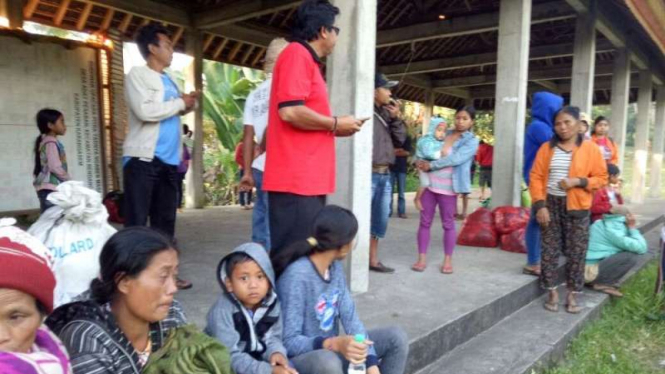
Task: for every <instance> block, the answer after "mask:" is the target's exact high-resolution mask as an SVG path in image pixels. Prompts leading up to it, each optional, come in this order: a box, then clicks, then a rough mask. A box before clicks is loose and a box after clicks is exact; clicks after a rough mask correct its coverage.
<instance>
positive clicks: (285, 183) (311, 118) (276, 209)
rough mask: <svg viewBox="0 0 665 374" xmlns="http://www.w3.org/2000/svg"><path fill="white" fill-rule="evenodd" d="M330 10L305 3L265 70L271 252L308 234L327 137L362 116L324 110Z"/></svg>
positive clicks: (334, 31) (342, 132)
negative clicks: (268, 80) (269, 75)
mask: <svg viewBox="0 0 665 374" xmlns="http://www.w3.org/2000/svg"><path fill="white" fill-rule="evenodd" d="M338 14H339V8H337V7H335V6H334V5H332V4H331V3H330V2H329V1H326V0H305V1H304V2H303V3H302V4H301V5H300V6H299V8H298V10H297V11H296V12H295V19H294V23H293V25H294V26H293V29H292V30H291V33H292V35H291V39H290V40H292V42H291V43H290V44H289V45H288V46H287V47H286V48H285V49H284V51H282V53H281V54H280V55H279V58H278V59H277V63H276V65H275V68H274V70H273V81H272V82H273V83H272V84H273V86H272V90H271V93H270V106H269V110H268V130H267V142H266V143H267V144H266V165H265V171H264V177H263V189H264V190H265V191H267V192H268V206H269V207H270V208H269V210H268V216H269V226H270V245H271V250H272V251H273V253H272V255H273V256H274V255H277V254H278V253H279V251H280V250H281V249H282V248H284V247H285V246H287V245H289V244H291V243H293V242H295V241H298V240H304V239H307V238H308V237H310V236H311V226H312V222H313V221H314V217H315V216H316V215H317V214H318V213H319V211H320V210H321V209H322V208H323V207H324V205H325V203H326V195H328V194H331V193H333V192H335V137H336V136H351V135H353V134H355V133H356V132H358V131H360V128H361V126H362V124H363V123H364V121H366V120H367V119H357V118H355V117H354V116H350V115H347V116H340V117H337V116H333V115H332V111H331V109H330V101H329V99H328V90H327V87H326V82H325V80H324V78H323V75H322V73H321V66H322V61H321V59H322V58H323V57H325V56H328V55H330V54H331V53H332V51H333V49H334V48H335V44H336V42H337V36H338V34H339V33H340V29H339V28H338V27H336V26H335V25H334V23H335V17H336V16H337V15H338Z"/></svg>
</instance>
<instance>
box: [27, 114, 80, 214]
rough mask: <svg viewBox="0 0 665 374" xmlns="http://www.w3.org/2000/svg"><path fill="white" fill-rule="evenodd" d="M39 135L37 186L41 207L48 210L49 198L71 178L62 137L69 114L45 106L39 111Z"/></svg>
mask: <svg viewBox="0 0 665 374" xmlns="http://www.w3.org/2000/svg"><path fill="white" fill-rule="evenodd" d="M37 128H38V129H39V136H37V139H36V140H35V150H34V153H35V168H34V170H33V172H32V175H33V176H34V178H35V179H34V182H33V185H34V186H35V190H36V191H37V197H38V198H39V209H40V212H41V213H44V211H46V209H48V208H50V207H51V206H53V204H51V203H50V202H49V201H48V200H47V199H46V198H47V197H48V195H49V194H50V193H51V192H53V191H55V189H56V187H57V186H58V185H59V184H60V183H62V182H65V181H68V180H70V179H71V177H70V176H69V173H68V172H67V156H66V154H65V146H64V145H62V143H61V142H60V141H59V140H58V138H57V137H58V136H63V135H65V133H66V132H67V126H66V125H65V117H64V116H63V115H62V113H60V112H59V111H57V110H55V109H42V110H40V111H39V112H38V113H37Z"/></svg>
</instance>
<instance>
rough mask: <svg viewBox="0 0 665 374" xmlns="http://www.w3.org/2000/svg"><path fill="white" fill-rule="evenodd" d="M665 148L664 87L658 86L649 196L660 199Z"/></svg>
mask: <svg viewBox="0 0 665 374" xmlns="http://www.w3.org/2000/svg"><path fill="white" fill-rule="evenodd" d="M663 148H665V86H659V87H658V90H657V95H656V124H655V126H654V134H653V145H652V147H651V150H652V153H651V173H650V175H651V182H650V183H649V186H650V188H649V196H650V197H654V198H660V197H661V192H660V191H661V184H660V181H661V178H660V174H661V170H662V167H663V151H664V149H663Z"/></svg>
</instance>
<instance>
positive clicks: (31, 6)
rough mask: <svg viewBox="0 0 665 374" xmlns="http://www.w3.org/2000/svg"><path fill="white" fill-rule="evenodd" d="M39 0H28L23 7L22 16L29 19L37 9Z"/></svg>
mask: <svg viewBox="0 0 665 374" xmlns="http://www.w3.org/2000/svg"><path fill="white" fill-rule="evenodd" d="M38 5H39V0H28V3H27V4H25V6H24V7H23V18H25V19H30V18H31V17H32V15H33V14H34V13H35V10H37V6H38Z"/></svg>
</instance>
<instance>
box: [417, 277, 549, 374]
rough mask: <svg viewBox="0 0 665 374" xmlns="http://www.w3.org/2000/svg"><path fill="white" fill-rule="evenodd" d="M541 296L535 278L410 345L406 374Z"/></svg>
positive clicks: (431, 361)
mask: <svg viewBox="0 0 665 374" xmlns="http://www.w3.org/2000/svg"><path fill="white" fill-rule="evenodd" d="M542 293H543V291H542V290H541V289H540V287H539V286H538V279H537V278H536V277H534V278H533V281H530V282H528V283H527V284H525V285H524V286H522V287H520V288H518V289H516V290H514V291H512V292H510V293H507V294H505V295H502V296H500V297H497V298H496V299H493V300H488V302H487V303H486V304H485V305H483V306H481V307H479V308H476V309H474V310H472V311H470V312H469V313H466V314H464V315H461V316H460V317H459V318H456V319H455V320H452V321H450V322H448V323H446V324H445V325H443V326H440V327H439V328H437V329H435V330H433V331H431V332H430V333H429V334H427V335H425V336H422V337H420V338H418V339H416V340H415V341H411V343H410V346H409V359H408V362H407V369H406V372H407V373H415V372H418V371H419V370H422V369H423V368H425V367H426V366H427V365H429V364H431V363H433V362H435V361H436V360H438V359H439V358H440V357H441V356H443V355H445V354H447V353H449V352H451V351H453V350H454V349H455V348H457V347H458V346H460V345H462V344H464V343H466V342H468V341H469V340H471V339H473V338H474V337H476V336H477V335H478V334H481V333H483V332H484V331H486V330H487V329H490V328H492V327H493V326H495V325H496V324H497V323H499V322H500V321H502V320H504V319H505V318H507V317H509V316H510V315H512V314H514V313H515V312H517V311H518V310H520V309H522V308H523V307H524V306H525V305H527V304H529V303H531V302H532V301H533V300H535V299H537V298H539V297H540V296H541V295H542Z"/></svg>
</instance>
